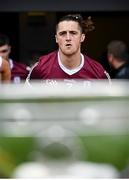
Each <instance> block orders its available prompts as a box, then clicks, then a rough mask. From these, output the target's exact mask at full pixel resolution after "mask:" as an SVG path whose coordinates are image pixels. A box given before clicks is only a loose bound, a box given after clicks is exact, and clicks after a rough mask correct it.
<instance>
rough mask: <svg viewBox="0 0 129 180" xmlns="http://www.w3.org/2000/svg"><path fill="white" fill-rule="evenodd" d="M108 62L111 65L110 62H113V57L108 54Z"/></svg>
mask: <svg viewBox="0 0 129 180" xmlns="http://www.w3.org/2000/svg"><path fill="white" fill-rule="evenodd" d="M107 57H108V61H109V63H112V61H113V55H112V54H108V56H107Z"/></svg>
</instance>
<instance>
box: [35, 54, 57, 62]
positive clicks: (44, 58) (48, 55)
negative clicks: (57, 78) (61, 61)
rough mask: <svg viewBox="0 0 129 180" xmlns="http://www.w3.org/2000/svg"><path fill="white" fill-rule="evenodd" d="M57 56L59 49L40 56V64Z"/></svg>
mask: <svg viewBox="0 0 129 180" xmlns="http://www.w3.org/2000/svg"><path fill="white" fill-rule="evenodd" d="M55 58H57V51H53V52H51V53H49V54H47V55H43V56H41V57H40V58H39V61H38V64H45V63H46V62H50V61H52V60H54V59H55Z"/></svg>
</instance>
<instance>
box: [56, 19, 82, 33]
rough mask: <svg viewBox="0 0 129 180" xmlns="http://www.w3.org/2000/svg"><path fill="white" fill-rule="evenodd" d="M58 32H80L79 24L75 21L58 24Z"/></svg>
mask: <svg viewBox="0 0 129 180" xmlns="http://www.w3.org/2000/svg"><path fill="white" fill-rule="evenodd" d="M57 31H58V32H60V31H80V27H79V24H78V22H75V21H61V22H60V23H59V24H58V28H57Z"/></svg>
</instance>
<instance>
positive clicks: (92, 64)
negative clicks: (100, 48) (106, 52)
mask: <svg viewBox="0 0 129 180" xmlns="http://www.w3.org/2000/svg"><path fill="white" fill-rule="evenodd" d="M84 57H85V60H86V62H87V63H88V64H89V65H91V66H92V67H93V68H97V69H103V70H104V68H103V66H102V65H101V64H100V63H99V62H97V61H96V60H95V59H92V58H90V57H88V56H84Z"/></svg>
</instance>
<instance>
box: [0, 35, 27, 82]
mask: <svg viewBox="0 0 129 180" xmlns="http://www.w3.org/2000/svg"><path fill="white" fill-rule="evenodd" d="M10 52H11V46H10V42H9V38H8V37H7V36H6V35H4V34H0V56H1V57H2V58H3V59H5V60H7V61H8V62H9V66H10V69H11V81H12V82H13V83H20V82H21V81H22V80H25V79H26V77H27V75H28V73H29V70H30V69H29V68H28V66H26V65H25V64H22V63H18V62H16V61H13V60H12V59H10V58H9V55H10Z"/></svg>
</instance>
